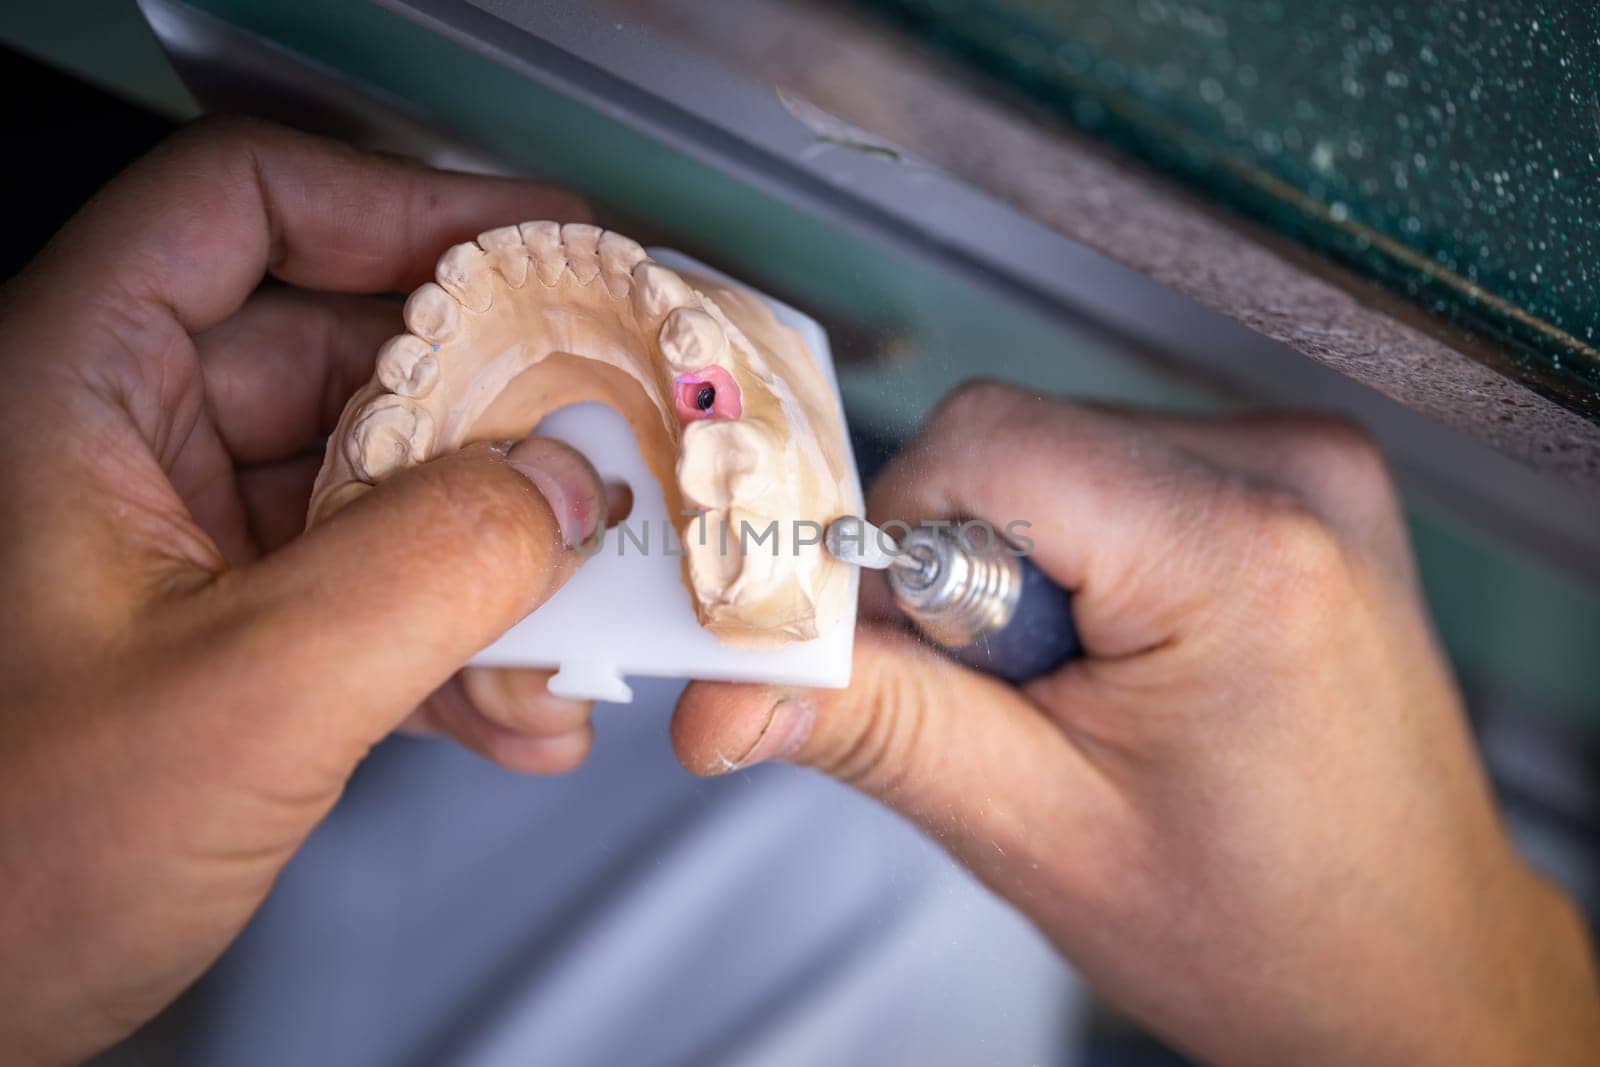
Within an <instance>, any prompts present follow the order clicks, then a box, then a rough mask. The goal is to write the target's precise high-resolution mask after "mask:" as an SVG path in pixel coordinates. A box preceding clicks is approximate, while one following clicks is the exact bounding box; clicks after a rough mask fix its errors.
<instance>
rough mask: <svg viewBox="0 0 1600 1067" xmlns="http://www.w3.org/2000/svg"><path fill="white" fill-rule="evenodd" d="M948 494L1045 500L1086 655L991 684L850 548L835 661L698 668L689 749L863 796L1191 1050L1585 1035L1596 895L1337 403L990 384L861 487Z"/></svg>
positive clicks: (1596, 1027) (995, 507)
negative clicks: (855, 572) (857, 561)
mask: <svg viewBox="0 0 1600 1067" xmlns="http://www.w3.org/2000/svg"><path fill="white" fill-rule="evenodd" d="M956 517H964V518H976V519H984V520H987V521H988V522H989V523H990V524H991V525H993V526H995V527H997V528H1003V527H1004V525H1005V524H1006V523H1008V522H1010V521H1012V520H1014V519H1024V520H1027V521H1029V522H1030V523H1031V524H1032V525H1031V527H1030V528H1029V530H1028V534H1029V536H1030V537H1031V538H1032V540H1033V542H1034V546H1035V547H1034V552H1033V554H1032V555H1031V557H1030V559H1031V561H1032V562H1033V563H1035V564H1037V566H1038V567H1039V568H1040V569H1041V570H1042V571H1043V572H1044V573H1045V574H1047V575H1048V576H1049V577H1050V578H1051V580H1052V581H1053V583H1054V584H1055V585H1057V586H1059V587H1061V588H1063V589H1070V590H1072V614H1073V616H1074V619H1075V622H1076V627H1077V632H1078V634H1079V636H1080V638H1081V641H1082V647H1083V654H1082V655H1081V656H1080V657H1078V658H1074V659H1069V660H1067V661H1066V662H1065V663H1063V664H1061V665H1060V666H1059V667H1057V668H1055V669H1054V670H1052V671H1049V672H1048V673H1046V674H1044V675H1042V676H1040V677H1038V678H1035V679H1033V680H1032V681H1029V682H1027V683H1026V684H1025V685H1022V686H1021V687H1013V686H1010V685H1007V684H1005V683H1004V682H1002V681H999V680H997V679H996V678H993V677H990V676H987V675H985V674H981V673H976V672H973V671H971V670H968V669H967V668H965V667H964V666H962V665H961V664H959V663H956V662H954V661H952V660H951V659H949V658H947V657H946V656H944V655H943V654H941V653H939V652H937V651H935V650H934V649H931V648H929V647H928V645H927V644H926V643H925V642H924V641H923V640H922V639H920V637H919V636H918V635H915V634H913V633H910V632H908V631H907V628H906V622H905V619H904V617H903V615H902V614H901V612H900V611H899V610H898V608H897V607H896V605H895V603H894V601H893V598H892V597H890V596H889V594H888V591H887V588H886V587H885V585H884V583H882V582H881V581H877V582H873V583H867V582H864V589H865V590H866V592H865V599H864V603H863V610H864V613H865V614H866V615H868V616H875V617H876V618H877V619H878V620H879V621H878V623H877V624H876V625H869V626H867V627H864V628H863V630H862V631H861V633H860V634H859V635H858V638H857V651H856V658H855V675H854V681H853V684H852V686H851V687H850V689H848V690H845V691H842V692H835V691H828V690H814V691H798V690H789V689H775V688H772V687H763V686H736V685H714V684H693V685H691V686H690V687H689V688H688V690H687V691H686V692H685V694H684V696H683V698H682V700H681V702H680V704H679V707H678V711H677V715H676V718H675V720H674V723H673V739H674V743H675V745H676V747H677V750H678V753H679V756H680V758H681V759H682V760H683V761H684V763H685V765H686V766H688V767H689V768H690V769H691V770H695V771H698V772H700V773H705V774H715V773H723V772H724V771H725V770H727V769H728V768H730V767H732V768H740V767H748V766H750V765H751V764H753V763H758V762H760V761H762V760H767V759H788V760H792V761H795V762H798V763H801V764H805V765H807V766H811V767H815V768H818V769H820V770H822V771H825V772H827V773H829V774H831V775H834V776H835V777H837V778H839V779H840V780H841V781H844V782H847V783H849V784H851V785H853V786H855V787H857V788H859V789H861V790H863V791H865V792H866V793H868V794H870V795H872V796H874V797H877V798H878V799H880V800H882V801H884V802H885V803H887V804H889V805H891V806H892V807H894V808H896V809H898V810H899V811H900V812H902V813H904V814H905V815H906V816H908V817H909V818H911V819H912V820H914V821H915V822H916V823H918V824H919V825H921V826H922V827H923V828H925V829H926V830H927V831H928V832H929V833H930V834H931V835H932V836H933V837H934V839H935V840H937V841H938V842H940V843H941V844H942V845H943V846H944V847H946V848H948V849H949V850H950V851H951V852H952V853H953V854H954V855H955V856H956V857H957V858H958V859H960V860H961V861H962V862H964V863H965V864H966V865H967V866H969V867H970V868H971V869H972V870H973V871H974V872H975V873H976V874H977V875H978V876H979V877H980V878H981V879H983V880H984V881H985V882H986V883H988V884H989V885H990V886H992V887H993V888H994V889H995V890H996V891H997V892H999V893H1000V894H1002V895H1003V896H1005V897H1006V898H1007V899H1009V900H1011V901H1012V902H1013V903H1014V904H1015V905H1016V906H1017V907H1018V908H1020V909H1021V910H1022V911H1024V912H1026V913H1027V914H1028V915H1029V916H1030V917H1031V918H1032V919H1033V920H1034V921H1035V922H1036V923H1037V924H1038V925H1039V927H1040V929H1041V930H1042V931H1044V933H1045V934H1046V935H1047V936H1049V937H1050V938H1051V939H1052V940H1053V941H1054V942H1055V944H1056V945H1058V946H1059V947H1060V948H1061V950H1062V952H1063V953H1064V954H1065V955H1066V956H1067V958H1068V959H1069V960H1071V961H1072V962H1073V963H1074V964H1075V965H1077V966H1078V967H1079V968H1080V969H1081V970H1082V972H1083V974H1084V975H1085V977H1086V978H1087V979H1088V980H1089V981H1090V982H1091V983H1092V984H1093V985H1094V986H1095V987H1096V988H1097V989H1098V990H1099V991H1100V992H1102V993H1103V994H1105V995H1106V996H1108V997H1109V998H1111V999H1112V1000H1113V1001H1115V1002H1116V1003H1117V1004H1119V1005H1120V1006H1121V1007H1123V1008H1124V1009H1125V1010H1127V1011H1129V1012H1131V1013H1132V1014H1134V1015H1135V1016H1137V1017H1138V1018H1140V1019H1142V1020H1143V1021H1145V1022H1146V1023H1147V1024H1149V1025H1150V1026H1152V1027H1154V1028H1155V1029H1156V1030H1157V1031H1158V1032H1160V1033H1162V1034H1163V1035H1165V1036H1166V1037H1167V1038H1168V1039H1169V1040H1171V1041H1172V1042H1174V1043H1175V1044H1177V1045H1179V1046H1180V1047H1182V1048H1184V1049H1187V1050H1189V1051H1191V1052H1193V1053H1194V1054H1195V1055H1197V1056H1199V1057H1200V1058H1201V1059H1203V1060H1206V1061H1208V1062H1217V1063H1228V1064H1257V1063H1259V1064H1283V1063H1316V1064H1345V1063H1348V1064H1374V1063H1384V1064H1391V1063H1392V1064H1420V1063H1440V1064H1458V1063H1520V1062H1529V1060H1530V1058H1532V1059H1537V1061H1538V1062H1540V1063H1542V1064H1574V1065H1576V1064H1588V1063H1594V1062H1596V1061H1597V1059H1600V996H1597V991H1596V983H1595V975H1594V968H1593V960H1592V954H1591V950H1590V947H1589V941H1588V938H1587V936H1586V934H1585V932H1584V928H1583V924H1582V921H1581V920H1580V918H1579V917H1578V915H1577V913H1576V912H1575V910H1574V909H1573V907H1572V905H1571V902H1570V901H1568V900H1567V899H1565V898H1564V897H1563V896H1561V895H1560V894H1559V893H1558V892H1556V891H1555V890H1554V889H1553V888H1552V887H1551V886H1549V885H1548V884H1547V883H1545V882H1544V881H1543V880H1542V879H1540V878H1539V877H1537V876H1536V875H1534V873H1533V872H1532V871H1530V870H1529V869H1528V867H1527V866H1526V865H1525V864H1524V863H1523V862H1522V860H1521V859H1520V858H1519V857H1518V856H1517V854H1516V853H1515V851H1514V850H1513V848H1512V846H1511V843H1510V842H1509V840H1508V839H1507V837H1506V834H1505V831H1504V829H1503V828H1502V826H1501V825H1500V822H1499V819H1498V817H1497V815H1496V812H1495V808H1494V805H1493V802H1492V799H1491V797H1490V795H1489V790H1488V788H1487V784H1486V782H1485V781H1484V776H1483V772H1482V770H1481V768H1480V767H1479V765H1478V763H1477V760H1476V758H1475V756H1474V753H1473V750H1472V745H1471V740H1470V737H1469V735H1468V733H1467V730H1466V724H1465V717H1464V715H1463V713H1462V705H1461V698H1460V695H1459V694H1458V692H1457V691H1456V687H1455V684H1454V682H1453V680H1452V679H1451V677H1450V674H1449V671H1448V668H1447V666H1446V664H1445V661H1444V658H1443V656H1442V655H1441V653H1440V651H1439V648H1438V645H1437V643H1436V642H1435V640H1434V637H1433V633H1432V630H1431V627H1430V625H1429V622H1428V618H1427V616H1426V613H1425V611H1424V609H1423V605H1422V602H1421V600H1420V598H1419V596H1418V591H1417V585H1416V577H1415V573H1414V568H1413V564H1412V561H1411V556H1410V550H1409V547H1408V545H1407V542H1406V534H1405V529H1404V526H1403V523H1402V521H1401V513H1400V509H1399V506H1398V502H1397V500H1396V498H1395V494H1394V491H1393V488H1392V486H1391V485H1390V482H1389V479H1388V477H1387V475H1386V472H1385V470H1384V466H1383V463H1382V460H1381V457H1380V456H1379V454H1378V452H1377V451H1376V449H1375V448H1374V447H1373V446H1372V445H1371V443H1370V442H1368V441H1367V440H1366V439H1365V438H1364V437H1363V436H1362V435H1361V434H1360V433H1359V432H1358V431H1356V430H1354V429H1352V428H1350V427H1348V426H1346V425H1344V424H1342V423H1338V422H1334V421H1330V420H1327V419H1322V418H1317V417H1314V416H1308V415H1293V416H1252V417H1242V418H1229V419H1195V418H1183V417H1176V416H1166V415H1155V414H1149V413H1139V412H1132V411H1120V410H1113V409H1107V408H1086V407H1081V406H1077V405H1073V404H1069V403H1065V402H1063V401H1060V400H1055V399H1051V398H1046V397H1041V396H1038V395H1033V394H1029V393H1027V392H1024V391H1022V390H1019V389H1016V388H1012V387H1009V386H1002V385H993V384H977V385H973V386H970V387H968V388H965V389H962V390H961V391H959V392H957V393H956V394H955V395H953V396H952V397H951V398H950V399H948V400H947V401H946V402H945V403H944V404H943V405H941V406H940V408H939V409H938V411H937V412H936V413H935V414H934V415H933V417H932V418H931V419H930V421H929V423H928V425H927V426H926V427H925V428H924V430H923V433H922V435H921V436H920V437H919V438H918V439H917V440H916V442H914V443H913V444H912V446H911V447H910V448H909V449H907V450H906V451H905V452H903V453H901V455H900V456H899V457H898V458H897V459H896V460H895V461H894V462H893V463H891V464H890V467H889V469H888V470H887V471H886V472H885V473H884V474H883V475H882V477H881V478H880V479H879V481H878V484H877V485H876V486H875V487H874V489H873V491H872V492H871V493H870V495H869V501H868V514H867V518H869V519H870V520H872V521H873V522H874V523H876V524H877V525H878V526H880V527H886V526H888V524H889V523H890V521H891V520H899V521H903V522H905V523H907V524H909V525H911V526H913V527H914V526H917V525H919V524H921V523H923V522H925V521H926V520H928V519H949V518H956ZM872 577H875V576H872V575H866V576H864V578H872Z"/></svg>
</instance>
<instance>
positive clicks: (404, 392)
mask: <svg viewBox="0 0 1600 1067" xmlns="http://www.w3.org/2000/svg"><path fill="white" fill-rule="evenodd" d="M378 381H379V382H381V383H382V384H383V387H384V388H385V389H387V390H389V392H391V393H394V394H396V395H397V396H410V397H417V398H421V397H425V396H427V395H428V394H429V393H431V392H433V387H434V386H435V385H436V384H438V381H439V361H438V360H437V359H435V358H434V356H433V345H431V344H429V343H428V342H427V341H424V340H423V339H422V338H420V337H413V336H412V335H411V334H409V333H403V334H401V335H400V336H398V337H391V338H389V340H387V341H385V342H384V343H383V347H382V348H380V349H378Z"/></svg>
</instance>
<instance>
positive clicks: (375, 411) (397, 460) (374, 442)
mask: <svg viewBox="0 0 1600 1067" xmlns="http://www.w3.org/2000/svg"><path fill="white" fill-rule="evenodd" d="M433 435H434V425H433V416H431V415H429V414H428V413H427V411H425V410H423V409H422V408H421V407H419V406H418V405H417V404H416V403H415V402H414V401H411V400H408V399H406V398H405V397H400V396H394V395H393V394H386V395H384V396H380V397H378V398H377V399H375V400H373V401H372V402H371V403H369V404H367V406H366V407H365V408H363V409H362V411H361V414H360V415H359V416H357V418H356V421H355V425H354V426H352V427H351V429H350V436H349V437H348V438H347V439H346V442H345V446H346V451H345V458H346V459H348V460H349V461H350V465H351V467H353V468H354V469H355V472H356V474H357V476H359V477H360V478H361V479H362V480H363V481H366V482H376V481H379V480H380V479H383V478H386V477H388V476H389V475H390V474H393V473H394V472H395V471H397V470H400V469H401V468H403V467H409V466H412V465H413V464H416V463H419V462H421V461H422V460H424V459H426V458H428V454H429V451H430V450H431V449H432V448H433Z"/></svg>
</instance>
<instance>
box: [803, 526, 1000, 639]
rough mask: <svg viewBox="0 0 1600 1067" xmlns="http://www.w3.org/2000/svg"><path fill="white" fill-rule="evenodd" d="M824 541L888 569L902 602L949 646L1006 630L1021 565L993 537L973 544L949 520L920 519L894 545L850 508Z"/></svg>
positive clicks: (834, 550) (849, 558)
mask: <svg viewBox="0 0 1600 1067" xmlns="http://www.w3.org/2000/svg"><path fill="white" fill-rule="evenodd" d="M825 541H826V545H827V549H828V551H829V553H831V554H832V555H833V556H834V557H836V558H838V559H840V560H842V561H844V562H846V563H850V564H853V565H855V566H858V567H870V568H872V569H874V570H886V571H888V575H887V578H888V581H889V590H890V592H892V593H893V594H894V598H895V601H896V602H897V603H898V604H899V605H900V607H901V609H902V610H904V611H905V612H906V614H907V615H909V616H911V618H912V620H913V621H914V622H916V623H917V625H918V626H919V627H920V628H921V629H922V631H923V632H924V633H925V634H927V635H928V637H929V638H931V639H932V640H934V641H937V642H938V643H939V644H941V645H944V646H945V647H946V648H965V647H966V646H968V645H970V644H972V643H973V642H975V641H977V640H978V639H980V638H982V637H984V636H985V635H988V634H992V633H997V632H998V631H1000V630H1001V629H1003V628H1004V627H1005V625H1006V624H1007V623H1008V622H1010V621H1011V617H1012V615H1013V614H1014V613H1015V612H1016V609H1017V603H1018V600H1019V599H1020V597H1021V595H1022V568H1021V565H1020V564H1019V563H1018V561H1017V557H1016V556H1015V555H1013V554H1012V553H1010V552H1007V551H1006V550H1005V547H1004V546H1003V545H1002V544H1001V543H1000V542H999V541H998V539H995V538H991V544H989V545H988V547H987V549H983V548H975V547H973V546H972V545H969V544H967V543H966V542H965V541H964V539H963V538H961V537H960V536H959V535H958V534H956V533H954V532H953V531H952V530H951V529H950V528H948V527H937V526H918V527H915V528H913V529H911V530H910V531H909V532H907V534H906V535H905V536H904V537H903V538H901V540H900V542H899V544H898V545H896V544H895V543H894V541H893V540H892V539H890V538H889V536H888V534H886V533H884V532H883V531H882V530H879V529H878V528H877V527H876V526H873V525H872V524H871V523H869V522H866V521H865V520H863V519H860V518H857V517H855V516H853V515H852V516H845V517H843V518H840V519H837V520H835V521H834V522H833V523H831V524H830V525H829V527H828V530H827V534H826V538H825Z"/></svg>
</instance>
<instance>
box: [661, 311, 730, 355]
mask: <svg viewBox="0 0 1600 1067" xmlns="http://www.w3.org/2000/svg"><path fill="white" fill-rule="evenodd" d="M660 340H661V354H662V355H663V356H665V357H666V358H667V362H668V363H669V364H671V365H672V369H673V370H680V371H688V370H698V369H700V368H701V367H704V366H706V365H707V364H708V363H715V362H717V360H718V359H719V358H720V357H722V356H724V355H726V354H727V351H728V335H727V334H725V333H723V332H722V327H721V326H719V325H717V320H716V319H713V318H712V317H711V316H710V315H708V314H706V313H705V312H704V311H701V310H700V309H699V308H692V307H680V308H678V309H677V310H675V311H673V312H672V313H671V314H670V315H668V316H667V321H666V322H664V323H662V324H661V336H660Z"/></svg>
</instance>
